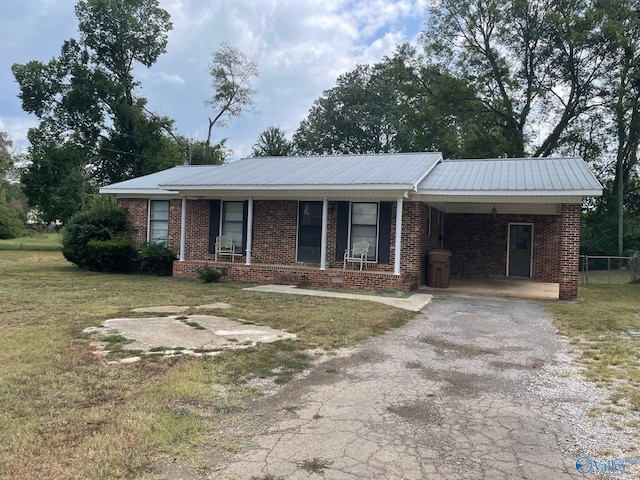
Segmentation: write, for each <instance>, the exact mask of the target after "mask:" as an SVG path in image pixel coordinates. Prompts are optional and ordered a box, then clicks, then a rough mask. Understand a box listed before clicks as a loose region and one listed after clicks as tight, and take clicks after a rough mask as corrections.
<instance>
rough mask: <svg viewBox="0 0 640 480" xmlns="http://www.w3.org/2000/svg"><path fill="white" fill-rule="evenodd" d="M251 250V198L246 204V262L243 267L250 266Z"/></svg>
mask: <svg viewBox="0 0 640 480" xmlns="http://www.w3.org/2000/svg"><path fill="white" fill-rule="evenodd" d="M252 248H253V197H249V201H248V202H247V251H246V254H247V261H246V263H245V265H251V250H252Z"/></svg>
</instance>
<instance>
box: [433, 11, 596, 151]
mask: <svg viewBox="0 0 640 480" xmlns="http://www.w3.org/2000/svg"><path fill="white" fill-rule="evenodd" d="M596 29H597V25H596V24H595V23H594V22H593V15H592V11H591V6H590V5H589V1H588V0H516V1H513V2H503V1H500V0H442V1H441V2H438V3H437V5H436V4H434V6H433V7H432V8H431V10H430V17H429V21H428V23H427V29H426V30H425V31H424V32H423V34H422V42H423V44H424V46H425V48H426V51H427V54H428V55H429V56H430V58H431V59H432V60H433V61H435V62H437V63H438V64H439V65H441V66H443V67H445V68H447V69H449V70H450V71H451V72H453V73H454V74H455V75H456V76H459V77H460V78H464V79H466V80H467V81H468V82H470V84H471V85H472V86H473V87H474V88H475V89H476V90H477V91H478V98H480V99H481V100H482V101H483V102H484V104H485V105H486V106H487V108H490V109H491V110H492V111H493V112H494V113H495V114H496V115H497V117H498V118H499V119H500V127H501V129H502V131H503V136H504V137H505V138H507V139H508V140H509V145H508V150H506V153H508V154H509V155H513V156H524V155H533V156H547V155H550V154H551V153H553V152H554V151H556V150H557V148H558V147H559V145H561V144H562V142H563V136H564V135H565V133H566V132H567V130H568V129H569V127H570V126H571V124H572V123H573V122H574V121H575V120H576V119H577V118H578V117H580V116H581V115H583V114H584V113H585V112H588V111H590V110H591V109H593V108H595V106H596V105H597V99H595V91H594V90H595V87H596V83H597V80H598V78H599V77H600V76H601V75H602V74H603V72H604V69H605V64H604V60H605V58H606V52H605V51H604V50H603V49H601V48H599V45H598V44H594V43H593V42H592V40H591V39H592V38H593V34H594V33H595V31H596ZM540 122H542V123H544V127H545V128H540V125H539V123H540ZM543 130H544V131H547V130H548V133H546V134H545V135H544V136H543V137H542V138H540V137H541V136H540V132H541V131H543Z"/></svg>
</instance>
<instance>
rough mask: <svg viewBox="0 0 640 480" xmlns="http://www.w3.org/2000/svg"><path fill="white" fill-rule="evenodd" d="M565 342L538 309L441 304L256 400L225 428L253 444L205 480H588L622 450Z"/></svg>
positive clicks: (474, 302) (476, 302) (477, 302)
mask: <svg viewBox="0 0 640 480" xmlns="http://www.w3.org/2000/svg"><path fill="white" fill-rule="evenodd" d="M566 349H567V346H566V345H565V344H564V343H563V342H562V341H561V340H560V339H559V338H558V336H557V334H556V330H555V328H554V326H553V324H552V321H551V318H550V317H549V315H547V314H546V313H545V312H544V311H543V310H542V308H541V307H540V306H539V305H537V304H533V303H526V302H513V301H511V302H504V301H495V300H487V299H484V300H482V299H467V298H464V299H463V298H456V297H446V298H437V299H436V301H435V302H433V303H431V304H430V305H429V306H428V307H427V308H426V309H425V312H424V313H423V314H420V315H418V316H417V317H416V318H415V319H414V320H412V321H411V322H409V323H408V324H407V325H405V326H404V327H401V328H399V329H395V330H391V331H389V332H387V333H386V334H384V335H381V336H379V337H375V338H372V339H370V340H368V341H365V342H363V343H362V344H361V345H360V346H359V347H358V348H357V349H356V350H355V353H353V354H352V355H350V356H348V357H346V358H336V359H333V360H330V361H328V362H326V363H323V364H321V365H320V366H318V367H316V368H315V369H314V370H313V371H312V372H311V373H310V374H309V375H308V376H306V377H304V378H302V379H300V380H298V381H296V382H293V383H291V384H289V385H288V386H286V387H284V388H283V389H282V390H280V391H279V392H277V393H276V394H274V395H271V396H267V397H265V398H262V399H257V400H255V401H254V403H252V404H251V405H250V406H249V409H248V411H247V412H251V413H253V420H252V421H251V420H250V421H248V422H247V423H245V424H243V425H242V426H239V425H238V424H237V423H235V422H231V424H232V427H230V428H229V430H228V431H227V432H225V434H226V435H228V436H229V437H227V439H228V441H229V442H233V441H234V438H233V437H234V435H235V436H237V438H241V439H242V441H244V442H249V443H250V444H251V446H250V447H249V448H248V449H246V450H245V451H243V452H241V453H238V454H235V455H234V456H233V458H226V460H225V457H224V455H223V454H218V455H217V456H216V459H217V461H222V462H223V463H222V464H221V465H220V469H219V470H218V471H217V472H216V473H213V474H211V475H210V476H207V477H206V478H219V479H249V478H255V479H267V478H272V479H282V480H284V479H286V480H293V479H309V478H324V479H327V480H333V479H336V480H337V479H340V480H342V479H394V480H395V479H397V480H401V479H402V480H409V479H416V480H418V479H431V478H438V479H441V478H442V479H486V480H489V479H513V478H522V479H542V480H548V479H551V478H553V479H555V478H582V477H583V475H581V474H579V473H578V472H577V471H576V467H575V465H576V460H577V459H578V458H579V457H581V456H582V455H591V456H594V455H597V454H598V453H599V452H600V451H601V450H603V449H605V448H606V449H611V450H614V451H615V450H617V451H618V452H619V453H620V454H624V451H620V449H622V448H623V447H624V445H623V444H621V443H620V442H621V440H620V439H619V438H618V437H616V436H615V435H614V434H613V433H611V432H610V429H608V428H607V426H606V425H602V424H598V420H597V419H594V418H591V417H589V416H588V412H589V409H590V407H591V405H592V404H593V402H594V401H597V400H598V399H602V398H604V397H603V395H601V394H600V393H598V389H597V388H596V387H595V386H594V385H593V384H591V383H588V382H586V381H584V379H582V378H581V377H580V375H579V371H578V369H577V368H576V367H575V366H574V365H573V364H572V363H571V361H570V357H568V355H567V353H566ZM247 412H244V414H245V415H246V414H247ZM220 434H221V433H220ZM594 439H595V440H594ZM626 440H628V441H629V442H630V443H629V445H633V444H634V443H633V442H634V441H635V440H634V439H632V438H627V439H626ZM632 456H636V455H632ZM221 459H222V460H221ZM627 473H629V471H628V472H627ZM636 473H637V472H636ZM594 478H603V477H601V476H598V475H596V476H595V477H594ZM616 478H617V477H616Z"/></svg>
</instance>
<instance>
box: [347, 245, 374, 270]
mask: <svg viewBox="0 0 640 480" xmlns="http://www.w3.org/2000/svg"><path fill="white" fill-rule="evenodd" d="M368 254H369V242H355V243H354V244H353V246H352V247H351V250H345V252H344V262H343V264H342V269H343V270H346V269H347V262H359V263H360V271H362V266H363V265H364V266H365V268H366V266H367V255H368Z"/></svg>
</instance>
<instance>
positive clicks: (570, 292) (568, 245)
mask: <svg viewBox="0 0 640 480" xmlns="http://www.w3.org/2000/svg"><path fill="white" fill-rule="evenodd" d="M560 221H561V224H560V295H559V297H560V300H575V299H576V298H578V262H579V260H580V205H576V204H565V205H562V216H561V220H560Z"/></svg>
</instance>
